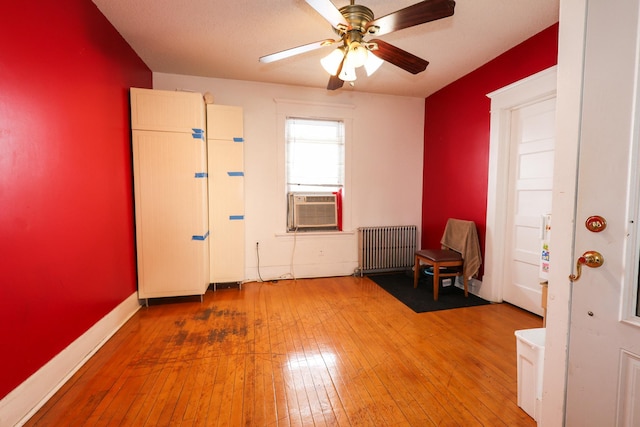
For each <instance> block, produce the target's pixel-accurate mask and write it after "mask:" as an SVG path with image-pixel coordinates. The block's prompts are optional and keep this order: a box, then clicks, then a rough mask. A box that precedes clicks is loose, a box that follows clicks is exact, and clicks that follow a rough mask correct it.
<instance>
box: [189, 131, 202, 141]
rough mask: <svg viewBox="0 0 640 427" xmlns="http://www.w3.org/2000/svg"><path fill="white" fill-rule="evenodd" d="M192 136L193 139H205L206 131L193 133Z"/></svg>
mask: <svg viewBox="0 0 640 427" xmlns="http://www.w3.org/2000/svg"><path fill="white" fill-rule="evenodd" d="M191 136H192V137H193V139H201V140H203V141H204V133H192V134H191Z"/></svg>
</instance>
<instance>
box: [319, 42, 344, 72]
mask: <svg viewBox="0 0 640 427" xmlns="http://www.w3.org/2000/svg"><path fill="white" fill-rule="evenodd" d="M343 58H344V51H343V50H342V49H340V48H338V49H335V50H334V51H333V52H331V53H330V54H329V55H327V56H325V57H324V58H322V59H321V60H320V63H321V64H322V68H324V69H325V71H326V72H327V73H329V74H331V75H332V76H335V75H336V74H337V73H338V68H339V67H340V63H341V62H342V59H343Z"/></svg>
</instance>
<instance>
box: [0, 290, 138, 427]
mask: <svg viewBox="0 0 640 427" xmlns="http://www.w3.org/2000/svg"><path fill="white" fill-rule="evenodd" d="M139 309H140V303H139V301H138V293H137V292H136V293H133V294H131V296H129V297H128V298H127V299H126V300H124V301H123V302H122V303H120V304H119V305H118V306H117V307H116V308H114V309H113V310H112V311H111V312H110V313H109V314H107V315H106V316H104V317H103V318H102V319H100V320H99V321H98V322H97V323H96V324H95V325H93V326H92V327H91V328H90V329H89V330H88V331H87V332H85V333H84V334H82V335H81V336H80V337H78V339H76V340H75V341H74V342H72V343H71V344H70V345H69V346H68V347H67V348H65V349H64V350H62V351H61V352H60V353H59V354H57V355H56V356H55V357H54V358H53V359H51V360H50V361H49V362H47V364H45V365H44V366H42V367H41V368H40V369H38V371H37V372H36V373H34V374H33V375H31V376H30V377H29V378H27V380H25V381H24V382H23V383H22V384H20V385H19V386H18V387H16V388H15V389H13V390H12V391H11V392H10V393H9V394H8V395H6V396H5V397H4V398H3V399H2V400H0V426H21V425H23V424H24V423H26V422H27V421H28V420H29V418H31V417H32V416H33V415H34V414H35V413H36V412H37V411H38V410H39V409H40V408H41V407H42V406H43V405H44V404H45V403H46V402H47V400H49V399H50V398H51V396H53V395H54V394H55V393H56V392H57V391H58V390H59V389H60V387H62V386H63V385H64V383H65V382H67V381H68V380H69V378H71V377H72V376H73V374H75V373H76V372H77V371H78V369H80V368H81V367H82V365H84V364H85V363H86V362H87V360H89V359H90V358H91V356H93V355H94V354H95V352H96V351H98V349H100V347H102V345H103V344H104V343H105V342H107V340H108V339H109V338H111V336H112V335H113V334H115V333H116V331H117V330H118V329H120V327H121V326H122V325H124V323H125V322H126V321H127V320H129V319H130V318H131V316H133V315H134V314H135V313H136V312H137V311H138V310H139Z"/></svg>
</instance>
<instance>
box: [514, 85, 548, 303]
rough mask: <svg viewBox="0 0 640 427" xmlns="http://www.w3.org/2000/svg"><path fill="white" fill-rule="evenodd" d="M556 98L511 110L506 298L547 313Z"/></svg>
mask: <svg viewBox="0 0 640 427" xmlns="http://www.w3.org/2000/svg"><path fill="white" fill-rule="evenodd" d="M555 113H556V99H555V97H554V98H551V99H546V100H542V101H538V102H536V103H534V104H530V105H526V106H523V107H519V108H516V109H514V110H512V111H511V132H510V134H511V150H510V153H511V155H510V160H509V197H508V214H507V227H506V239H505V246H506V248H507V249H506V263H505V274H504V280H505V282H504V283H505V286H504V288H503V299H504V300H505V301H507V302H509V303H511V304H513V305H516V306H518V307H521V308H524V309H525V310H528V311H530V312H532V313H536V314H540V315H542V306H541V295H542V288H541V286H540V280H541V279H540V268H539V267H540V253H541V241H542V236H541V233H542V227H541V217H542V216H543V215H547V214H550V213H551V198H552V188H553V157H554V156H553V154H554V145H555Z"/></svg>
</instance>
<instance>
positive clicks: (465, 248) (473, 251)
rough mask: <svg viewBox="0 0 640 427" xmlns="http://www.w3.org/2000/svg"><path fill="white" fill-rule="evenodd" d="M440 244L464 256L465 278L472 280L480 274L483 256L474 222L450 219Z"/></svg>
mask: <svg viewBox="0 0 640 427" xmlns="http://www.w3.org/2000/svg"><path fill="white" fill-rule="evenodd" d="M440 243H441V244H442V245H443V246H446V247H447V248H450V249H453V250H454V251H456V252H459V253H460V255H462V259H463V260H464V275H465V277H467V278H470V277H473V276H475V275H476V274H477V273H478V270H480V265H482V255H481V253H480V242H479V240H478V231H477V230H476V224H475V223H474V222H473V221H464V220H461V219H453V218H449V220H448V221H447V226H446V227H445V229H444V234H443V235H442V239H441V240H440Z"/></svg>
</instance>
